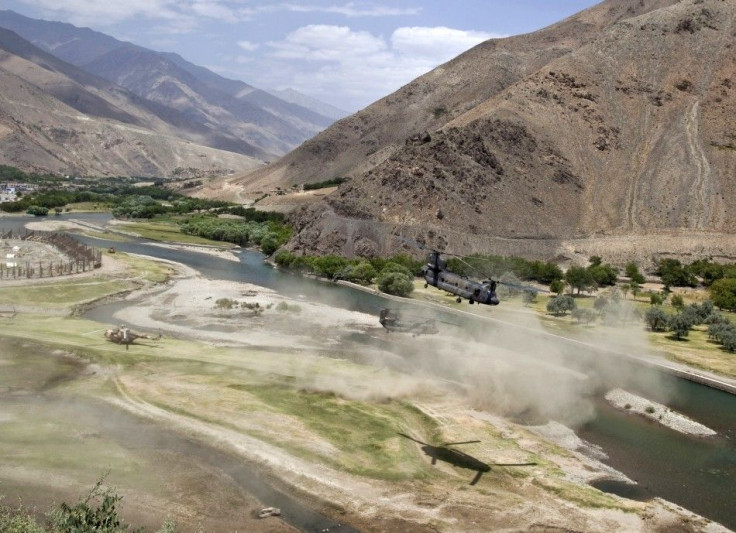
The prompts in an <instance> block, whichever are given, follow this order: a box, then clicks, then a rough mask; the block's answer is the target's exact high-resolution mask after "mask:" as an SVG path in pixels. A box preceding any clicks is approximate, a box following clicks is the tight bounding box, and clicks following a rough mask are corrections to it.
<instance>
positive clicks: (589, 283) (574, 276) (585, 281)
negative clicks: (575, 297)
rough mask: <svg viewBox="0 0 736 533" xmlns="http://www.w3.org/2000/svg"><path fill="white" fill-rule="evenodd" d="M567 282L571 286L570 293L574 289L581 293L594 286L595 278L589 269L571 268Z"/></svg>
mask: <svg viewBox="0 0 736 533" xmlns="http://www.w3.org/2000/svg"><path fill="white" fill-rule="evenodd" d="M565 281H566V282H567V284H568V285H569V286H570V291H571V292H572V290H573V289H577V290H578V294H580V291H587V290H588V289H590V288H591V287H593V285H594V283H595V282H594V281H593V276H592V275H591V273H590V271H589V270H588V269H587V268H583V267H578V266H571V267H570V268H569V269H567V272H566V273H565Z"/></svg>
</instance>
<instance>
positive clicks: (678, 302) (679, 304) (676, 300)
mask: <svg viewBox="0 0 736 533" xmlns="http://www.w3.org/2000/svg"><path fill="white" fill-rule="evenodd" d="M670 304H671V305H672V307H674V308H675V309H677V310H678V311H682V309H683V308H684V307H685V299H684V298H683V297H682V294H673V295H672V298H670Z"/></svg>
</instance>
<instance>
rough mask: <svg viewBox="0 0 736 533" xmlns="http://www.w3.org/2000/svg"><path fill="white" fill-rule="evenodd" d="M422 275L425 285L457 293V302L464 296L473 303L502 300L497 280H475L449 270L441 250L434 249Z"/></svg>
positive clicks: (488, 302)
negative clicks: (499, 297) (499, 296)
mask: <svg viewBox="0 0 736 533" xmlns="http://www.w3.org/2000/svg"><path fill="white" fill-rule="evenodd" d="M422 275H423V276H424V279H425V280H426V282H427V283H425V284H424V286H425V287H428V286H429V285H432V286H433V287H437V288H438V289H443V290H445V291H447V292H450V293H452V294H455V295H457V299H456V300H457V303H460V302H461V301H462V299H463V298H466V299H467V300H468V303H470V304H471V305H472V304H474V303H476V302H477V303H479V304H486V305H498V304H499V303H501V302H500V300H499V299H498V296H497V295H496V286H497V284H498V282H497V281H494V280H492V279H489V280H485V281H473V280H471V279H468V278H466V277H464V276H460V275H458V274H455V273H453V272H450V271H449V270H447V261H446V260H445V259H443V258H442V256H441V254H440V252H438V251H437V250H432V252H431V253H430V254H429V260H428V262H427V264H426V265H424V266H423V267H422Z"/></svg>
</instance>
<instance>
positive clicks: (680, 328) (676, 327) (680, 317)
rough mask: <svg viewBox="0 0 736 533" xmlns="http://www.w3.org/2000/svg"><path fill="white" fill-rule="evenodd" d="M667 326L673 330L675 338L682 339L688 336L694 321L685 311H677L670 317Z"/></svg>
mask: <svg viewBox="0 0 736 533" xmlns="http://www.w3.org/2000/svg"><path fill="white" fill-rule="evenodd" d="M667 327H668V328H669V330H670V331H672V333H673V335H674V337H675V339H677V340H681V339H684V338H685V337H687V336H688V334H689V333H690V328H692V327H693V323H692V322H691V321H690V319H689V318H688V317H687V316H685V315H684V314H683V313H677V314H674V315H672V316H670V317H669V319H668V321H667Z"/></svg>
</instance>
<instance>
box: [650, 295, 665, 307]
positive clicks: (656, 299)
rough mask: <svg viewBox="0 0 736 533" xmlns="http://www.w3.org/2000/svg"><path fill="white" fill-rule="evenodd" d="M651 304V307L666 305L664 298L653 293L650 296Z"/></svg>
mask: <svg viewBox="0 0 736 533" xmlns="http://www.w3.org/2000/svg"><path fill="white" fill-rule="evenodd" d="M649 303H650V304H651V305H662V304H663V303H664V296H662V295H661V294H657V293H656V292H653V293H652V294H650V295H649Z"/></svg>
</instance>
